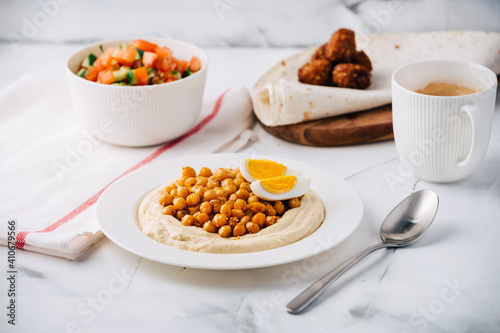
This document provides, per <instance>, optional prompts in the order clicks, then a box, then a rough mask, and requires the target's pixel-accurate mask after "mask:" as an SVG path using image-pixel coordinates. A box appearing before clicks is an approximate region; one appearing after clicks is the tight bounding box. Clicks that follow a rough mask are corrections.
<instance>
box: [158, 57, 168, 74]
mask: <svg viewBox="0 0 500 333" xmlns="http://www.w3.org/2000/svg"><path fill="white" fill-rule="evenodd" d="M171 60H172V58H171V57H169V56H167V57H158V59H156V68H157V69H158V70H160V71H164V72H166V71H169V70H170V62H171Z"/></svg>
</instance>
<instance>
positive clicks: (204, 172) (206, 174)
mask: <svg viewBox="0 0 500 333" xmlns="http://www.w3.org/2000/svg"><path fill="white" fill-rule="evenodd" d="M211 175H212V170H210V169H209V168H206V167H203V168H201V169H200V176H201V177H210V176H211Z"/></svg>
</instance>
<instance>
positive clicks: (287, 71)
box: [252, 31, 500, 126]
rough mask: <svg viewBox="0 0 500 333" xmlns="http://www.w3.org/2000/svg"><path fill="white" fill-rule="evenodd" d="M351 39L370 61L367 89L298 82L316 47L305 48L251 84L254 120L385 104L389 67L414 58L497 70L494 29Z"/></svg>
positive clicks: (498, 41) (296, 119)
mask: <svg viewBox="0 0 500 333" xmlns="http://www.w3.org/2000/svg"><path fill="white" fill-rule="evenodd" d="M356 43H357V49H358V50H364V51H365V53H366V54H367V55H368V56H369V57H370V59H371V61H372V65H373V72H372V85H371V86H370V87H369V88H368V89H366V90H357V89H347V88H335V87H324V86H314V85H309V84H303V83H300V82H299V81H298V77H297V71H298V69H299V68H300V67H301V66H302V65H304V64H305V63H306V62H308V61H309V60H310V59H311V56H312V54H313V53H314V51H315V49H316V48H310V49H307V50H305V51H303V52H301V53H299V54H296V55H293V56H291V57H289V58H287V59H285V60H283V61H281V62H280V63H278V64H276V65H275V66H274V67H273V68H271V69H270V70H269V71H268V72H266V73H265V74H264V75H263V76H262V77H261V78H260V79H259V80H258V81H257V83H256V84H255V85H254V87H253V89H252V99H253V105H254V111H255V114H256V115H257V117H258V118H259V120H260V121H261V122H262V123H263V124H264V125H267V126H280V125H289V124H295V123H300V122H303V121H307V120H313V119H320V118H325V117H331V116H336V115H341V114H347V113H352V112H356V111H362V110H367V109H371V108H374V107H378V106H382V105H385V104H389V103H391V75H392V72H393V71H394V70H395V69H396V68H397V67H399V66H401V65H403V64H405V63H408V62H412V61H416V60H423V59H435V58H449V59H459V60H467V61H472V62H475V63H478V64H481V65H484V66H486V67H488V68H490V69H491V70H493V71H494V72H495V74H497V75H498V74H500V33H496V32H483V31H445V32H435V33H412V34H407V33H405V34H378V35H371V36H364V37H362V38H356Z"/></svg>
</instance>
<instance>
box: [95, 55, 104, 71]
mask: <svg viewBox="0 0 500 333" xmlns="http://www.w3.org/2000/svg"><path fill="white" fill-rule="evenodd" d="M101 57H102V56H99V57H98V58H97V60H96V61H94V65H93V66H94V68H95V69H96V70H97V71H98V72H101V71H103V70H104V66H103V64H102V58H101Z"/></svg>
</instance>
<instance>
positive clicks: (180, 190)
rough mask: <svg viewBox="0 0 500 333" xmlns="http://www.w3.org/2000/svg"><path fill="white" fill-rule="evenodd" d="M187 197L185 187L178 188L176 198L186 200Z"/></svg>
mask: <svg viewBox="0 0 500 333" xmlns="http://www.w3.org/2000/svg"><path fill="white" fill-rule="evenodd" d="M188 195H189V190H188V189H187V188H186V187H178V188H177V196H178V197H183V198H184V199H186V198H187V196H188Z"/></svg>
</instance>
